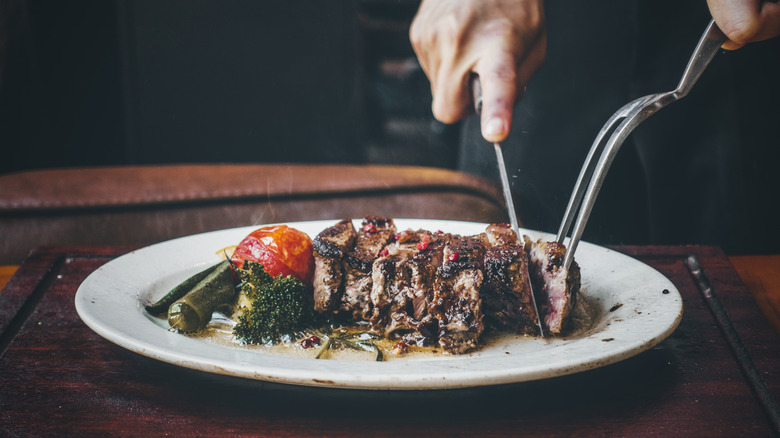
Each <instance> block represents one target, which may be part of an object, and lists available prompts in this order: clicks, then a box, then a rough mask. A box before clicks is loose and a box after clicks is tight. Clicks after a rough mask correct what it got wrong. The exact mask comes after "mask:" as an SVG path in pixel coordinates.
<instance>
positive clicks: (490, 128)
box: [484, 117, 506, 137]
mask: <svg viewBox="0 0 780 438" xmlns="http://www.w3.org/2000/svg"><path fill="white" fill-rule="evenodd" d="M504 131H506V130H505V129H504V121H503V120H501V119H500V118H498V117H493V118H492V119H490V120H488V121H487V123H485V132H484V134H485V136H486V137H487V136H494V135H502V134H503V133H504Z"/></svg>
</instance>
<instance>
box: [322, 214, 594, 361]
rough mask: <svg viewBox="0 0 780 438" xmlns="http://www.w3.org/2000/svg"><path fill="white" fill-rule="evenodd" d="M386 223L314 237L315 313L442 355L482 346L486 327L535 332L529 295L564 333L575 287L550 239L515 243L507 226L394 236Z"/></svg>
mask: <svg viewBox="0 0 780 438" xmlns="http://www.w3.org/2000/svg"><path fill="white" fill-rule="evenodd" d="M395 233H396V230H395V224H394V223H393V220H392V219H389V218H382V217H373V216H368V217H366V218H365V219H364V221H363V224H362V226H361V228H360V229H359V230H358V231H355V229H354V227H353V226H352V222H351V221H349V220H343V221H341V222H339V223H337V224H336V225H334V226H333V227H330V228H328V229H326V230H324V231H323V232H322V233H320V235H318V236H317V238H315V239H314V250H315V251H314V254H315V280H314V288H315V290H314V297H315V309H316V310H317V311H318V312H320V313H324V314H328V315H342V316H345V317H349V318H351V319H352V320H353V321H356V322H359V321H368V322H370V324H371V326H372V328H373V329H374V330H376V331H377V332H379V333H382V334H383V335H384V336H386V337H388V338H400V339H402V340H404V341H405V342H407V343H410V344H411V343H416V344H418V345H432V344H433V345H436V344H438V345H439V346H440V347H441V348H442V349H443V350H444V351H446V352H449V353H455V354H460V353H465V352H468V351H472V350H474V349H475V348H477V347H478V345H479V338H480V336H481V334H482V332H483V331H484V327H485V326H484V324H485V323H487V324H490V325H491V326H494V327H496V328H498V329H501V330H512V331H514V332H517V333H527V334H533V333H537V325H536V314H535V312H534V308H533V301H532V295H531V294H532V293H533V292H532V289H531V285H532V284H533V290H534V291H536V294H537V295H536V297H537V303H539V304H540V308H539V310H540V313H541V318H542V322H543V324H544V325H545V326H546V328H547V330H548V331H549V332H550V333H551V334H560V333H561V332H562V331H564V330H565V329H566V324H567V323H568V321H569V319H570V315H571V313H572V309H573V307H574V305H575V303H576V298H577V292H578V291H579V288H580V272H579V266H577V264H576V263H574V264H572V267H571V269H569V272H563V269H562V267H561V264H562V262H563V258H564V255H565V251H566V249H565V248H564V247H563V245H560V244H558V243H555V242H541V241H538V242H531V241H530V240H528V238H526V240H525V244H524V245H523V244H521V242H519V240H518V238H517V235H516V234H515V233H514V231H512V230H511V228H510V227H509V225H507V224H493V225H490V226H488V227H487V229H486V230H485V232H484V233H481V234H479V235H476V236H466V237H464V236H458V235H452V234H444V233H442V232H436V233H431V232H430V231H425V230H417V231H412V230H407V231H404V232H402V233H399V234H395Z"/></svg>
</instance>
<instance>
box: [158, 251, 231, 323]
mask: <svg viewBox="0 0 780 438" xmlns="http://www.w3.org/2000/svg"><path fill="white" fill-rule="evenodd" d="M232 270H233V267H232V266H231V265H230V262H228V261H224V262H221V263H219V264H218V265H217V266H216V267H215V268H214V270H213V271H211V272H210V273H209V274H208V275H207V276H206V277H205V278H204V279H203V280H201V281H200V282H198V284H196V285H195V287H193V288H192V290H190V291H189V292H187V294H186V295H184V296H183V297H181V298H179V299H178V300H176V302H174V303H173V304H171V306H170V307H169V308H168V324H169V325H170V326H171V328H172V329H175V330H178V331H180V332H184V333H191V332H195V331H198V330H200V329H202V328H204V327H206V325H207V324H208V322H209V321H210V320H211V314H212V313H214V311H215V310H216V309H217V308H218V307H220V306H223V305H229V304H232V303H233V302H234V301H235V299H236V287H235V285H234V283H233V274H232Z"/></svg>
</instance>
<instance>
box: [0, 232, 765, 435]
mask: <svg viewBox="0 0 780 438" xmlns="http://www.w3.org/2000/svg"><path fill="white" fill-rule="evenodd" d="M130 249H131V248H127V247H50V248H41V249H39V250H37V251H35V252H34V253H32V254H31V255H30V257H29V258H28V259H27V260H26V261H25V262H24V263H23V264H22V265H21V266H20V267H19V268H18V269H17V270H16V271H15V273H14V275H13V277H12V278H11V280H10V281H9V282H8V284H7V285H6V287H5V288H4V289H3V290H2V291H1V292H0V436H60V435H69V436H94V435H99V436H105V435H125V436H158V435H174V436H211V435H225V436H246V435H251V436H262V435H270V436H300V435H308V436H407V435H409V436H462V435H469V436H664V437H666V436H708V437H711V436H725V437H734V436H772V435H776V434H777V433H778V427H780V426H779V425H780V420H778V419H779V418H780V414H779V412H778V406H777V403H776V401H775V398H774V397H775V396H776V395H777V394H778V393H779V392H778V391H780V348H778V347H780V342H779V341H780V338H778V334H777V332H776V331H775V330H774V329H773V327H772V325H771V324H770V323H769V322H768V321H767V319H766V318H765V317H764V316H763V314H762V313H761V311H760V310H759V307H758V305H757V304H756V301H755V300H754V299H753V297H752V296H751V294H750V293H749V292H748V290H747V288H746V287H745V284H744V283H743V282H742V281H741V280H740V278H739V276H738V275H737V272H736V271H735V270H734V266H733V265H732V264H731V263H730V262H729V259H728V258H727V257H726V256H725V255H724V254H723V252H722V251H721V250H720V249H718V248H716V247H706V246H685V247H618V248H617V249H618V250H619V251H622V252H624V253H627V254H629V255H631V256H633V257H636V258H638V259H639V260H642V261H643V262H645V263H647V264H649V265H651V266H653V267H654V268H656V269H658V270H659V271H660V272H662V273H663V274H664V275H666V276H667V277H668V278H669V279H670V280H672V281H673V282H674V284H675V285H676V286H677V288H678V289H679V290H680V292H681V294H682V297H683V302H684V306H685V313H684V316H683V319H682V322H681V324H680V326H679V328H678V329H677V330H676V331H675V332H674V334H672V335H671V336H670V337H669V338H668V339H666V340H665V341H663V342H662V343H661V344H659V345H658V346H656V347H654V348H652V349H650V350H648V351H646V352H644V353H641V354H639V355H637V356H635V357H633V358H630V359H627V360H624V361H622V362H619V363H617V364H613V365H609V366H606V367H602V368H599V369H596V370H592V371H588V372H583V373H579V374H574V375H569V376H563V377H558V378H553V379H547V380H540V381H534V382H525V383H518V384H511V385H501V386H495V387H482V388H469V389H457V390H442V391H362V390H337V389H323V388H305V387H296V386H288V385H280V384H272V383H265V382H260V381H252V380H245V379H238V378H232V377H226V376H219V375H213V374H208V373H203V372H199V371H194V370H189V369H184V368H179V367H176V366H174V365H169V364H166V363H163V362H159V361H157V360H154V359H150V358H147V357H144V356H142V355H139V354H136V353H132V352H129V351H127V350H124V349H123V348H120V347H118V346H116V345H114V344H113V343H111V342H109V341H107V340H105V339H103V338H101V337H100V336H98V335H97V334H95V333H94V332H93V331H92V330H90V329H89V328H88V327H87V326H86V325H84V323H83V322H82V321H81V320H80V319H79V317H78V315H77V314H76V311H75V306H74V295H75V293H76V290H77V288H78V286H79V284H80V283H81V282H82V281H83V280H84V279H85V278H86V277H87V276H88V275H89V274H90V273H91V272H92V271H94V270H95V269H96V268H98V267H99V266H101V265H102V264H104V263H106V262H107V261H109V260H111V259H113V258H115V257H117V256H119V255H121V254H124V253H125V252H127V251H129V250H130ZM697 264H699V265H700V266H701V270H698V269H695V268H696V265H697Z"/></svg>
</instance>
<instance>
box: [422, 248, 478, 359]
mask: <svg viewBox="0 0 780 438" xmlns="http://www.w3.org/2000/svg"><path fill="white" fill-rule="evenodd" d="M483 239H484V236H472V237H457V236H452V237H451V238H450V240H449V242H448V243H447V244H446V246H445V247H444V251H443V253H442V257H443V261H442V265H441V267H440V268H438V269H437V272H436V279H435V281H434V285H433V302H432V305H431V311H432V312H431V313H432V316H434V317H435V318H436V319H437V321H438V328H439V333H438V335H439V345H440V346H441V347H442V349H444V351H446V352H449V353H454V354H461V353H466V352H468V351H471V350H473V349H475V348H477V346H478V345H479V337H480V335H481V334H482V331H483V330H484V325H483V323H482V300H481V299H480V294H479V292H480V289H481V288H482V281H483V278H484V277H483V273H482V267H483V263H484V258H485V245H484V243H483Z"/></svg>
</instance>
